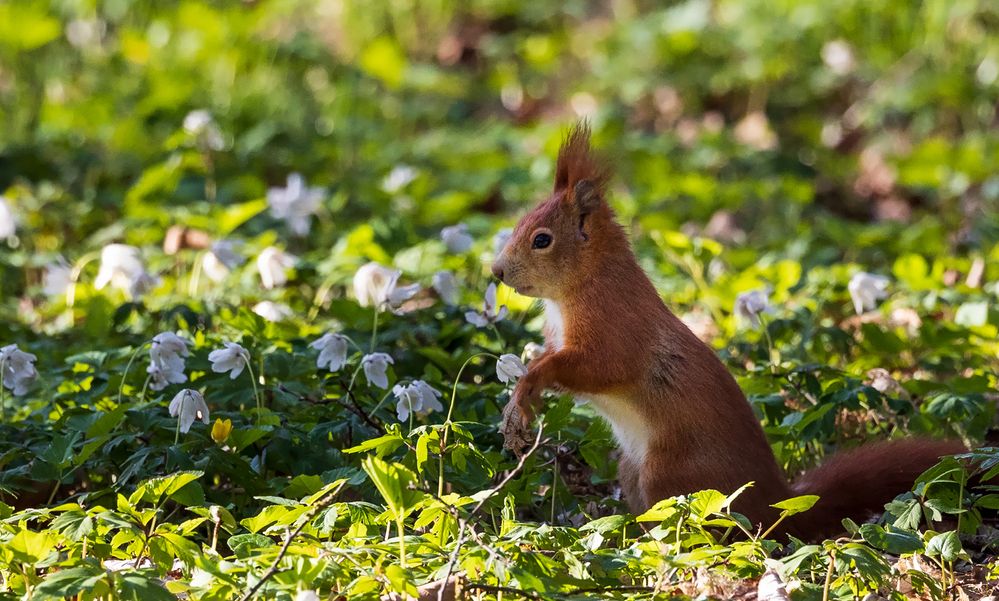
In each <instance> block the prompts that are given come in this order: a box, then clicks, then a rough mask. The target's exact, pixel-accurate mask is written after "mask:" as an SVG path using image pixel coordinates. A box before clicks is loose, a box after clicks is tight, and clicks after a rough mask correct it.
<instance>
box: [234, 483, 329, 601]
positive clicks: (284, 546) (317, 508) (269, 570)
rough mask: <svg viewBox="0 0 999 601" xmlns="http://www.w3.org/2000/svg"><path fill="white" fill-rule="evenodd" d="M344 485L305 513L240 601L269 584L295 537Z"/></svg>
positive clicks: (245, 600)
mask: <svg viewBox="0 0 999 601" xmlns="http://www.w3.org/2000/svg"><path fill="white" fill-rule="evenodd" d="M344 484H346V482H344V483H341V484H340V486H337V487H336V488H335V489H333V490H331V491H330V492H329V493H327V494H326V496H325V497H323V498H322V499H320V500H319V501H318V502H317V503H316V504H315V505H313V506H312V509H310V510H309V511H307V512H305V514H304V515H303V516H302V517H303V518H304V519H303V520H302V523H301V524H299V525H298V527H297V528H295V530H294V531H293V532H290V533H289V534H288V536H286V537H285V539H284V544H282V545H281V550H280V551H278V554H277V557H275V558H274V562H273V563H271V567H269V568H267V571H266V572H264V575H263V576H261V578H260V580H258V581H257V583H256V584H255V585H253V588H251V589H250V590H248V591H246V593H245V594H244V595H243V596H242V597H240V598H239V601H250V599H252V598H253V595H255V594H257V591H258V590H260V587H262V586H263V585H264V583H265V582H267V581H268V580H269V579H271V578H272V577H273V576H274V575H275V574H277V572H278V566H279V565H281V560H282V559H284V556H285V555H286V554H287V553H288V547H290V546H291V541H293V540H295V537H296V536H298V535H299V534H301V532H302V530H304V529H305V525H306V524H308V523H309V522H311V521H312V518H314V517H316V514H317V513H319V512H320V511H321V510H323V509H325V508H326V507H327V506H329V504H330V503H332V502H333V499H334V498H336V495H337V493H339V492H340V489H342V488H343V485H344Z"/></svg>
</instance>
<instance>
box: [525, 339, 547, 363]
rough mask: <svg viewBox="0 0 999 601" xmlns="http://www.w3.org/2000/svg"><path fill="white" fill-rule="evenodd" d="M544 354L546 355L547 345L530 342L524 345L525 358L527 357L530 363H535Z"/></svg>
mask: <svg viewBox="0 0 999 601" xmlns="http://www.w3.org/2000/svg"><path fill="white" fill-rule="evenodd" d="M543 354H545V345H543V344H538V343H537V342H528V343H527V344H525V345H524V356H525V357H527V360H528V361H534V360H535V359H537V358H538V357H540V356H541V355H543Z"/></svg>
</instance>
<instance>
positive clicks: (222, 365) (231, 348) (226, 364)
mask: <svg viewBox="0 0 999 601" xmlns="http://www.w3.org/2000/svg"><path fill="white" fill-rule="evenodd" d="M223 344H224V345H225V348H220V349H215V350H214V351H212V352H210V353H208V360H209V361H211V362H212V371H213V372H215V373H217V374H223V373H225V372H227V371H228V372H230V373H229V378H230V379H232V380H235V379H236V378H237V377H238V376H239V374H241V373H242V372H243V368H244V367H246V365H247V364H248V363H249V362H250V352H249V351H247V350H246V349H245V348H243V347H242V346H240V345H238V344H236V343H235V342H223Z"/></svg>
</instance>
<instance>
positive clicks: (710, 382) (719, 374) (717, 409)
mask: <svg viewBox="0 0 999 601" xmlns="http://www.w3.org/2000/svg"><path fill="white" fill-rule="evenodd" d="M608 179H609V170H608V169H607V168H606V166H605V165H604V164H603V163H602V162H600V161H599V160H598V159H597V158H596V157H595V155H594V154H593V153H592V152H591V151H590V144H589V129H588V128H587V127H586V126H585V125H579V126H577V127H575V128H574V129H573V130H571V132H570V133H569V135H568V137H567V138H566V140H565V142H564V143H563V145H562V148H561V149H560V151H559V156H558V161H557V165H556V176H555V187H554V190H553V191H552V193H551V194H550V195H549V197H548V198H547V199H546V200H544V201H543V202H542V203H540V204H539V205H538V206H537V207H536V208H535V209H534V210H533V211H531V212H530V213H529V214H527V215H526V216H525V217H524V218H522V219H521V220H520V222H519V223H518V224H517V226H516V228H515V229H514V232H513V234H512V236H511V238H510V240H509V241H508V242H507V244H506V247H505V248H504V249H503V251H502V253H501V254H500V256H499V257H498V258H497V259H496V262H495V263H494V264H493V268H492V271H493V274H494V275H495V276H496V277H497V278H498V279H500V280H502V281H503V282H505V283H506V284H507V285H509V286H511V287H512V288H514V289H516V290H517V291H518V292H520V293H521V294H525V295H528V296H535V297H540V298H543V299H545V306H546V314H547V320H546V326H545V339H546V351H545V353H544V354H543V355H542V356H540V357H538V358H537V359H535V360H534V361H532V362H531V363H530V365H529V366H528V373H527V375H526V376H524V377H523V378H522V379H521V380H520V381H519V382H518V384H517V388H516V389H515V391H514V396H513V399H512V401H511V404H512V405H513V406H515V407H516V408H517V409H519V415H520V417H521V421H522V423H521V427H524V428H526V427H529V424H530V420H531V419H532V418H533V416H534V415H535V413H536V412H537V411H538V410H539V409H540V406H541V393H542V391H543V390H545V389H550V388H557V389H561V390H566V391H569V392H571V393H573V394H574V395H575V396H576V397H577V398H579V399H581V400H584V401H589V402H590V403H591V404H592V405H593V407H594V408H595V409H596V411H597V412H598V413H600V414H601V415H603V416H604V417H605V418H606V419H607V420H608V421H609V422H610V424H611V428H612V430H613V431H614V435H615V438H616V439H617V441H618V444H619V445H620V447H621V449H622V456H621V460H620V462H619V474H618V475H619V480H620V483H621V486H622V489H623V491H624V493H625V496H626V498H627V500H628V502H629V504H630V506H631V508H632V510H633V511H636V512H638V511H642V510H644V509H646V508H648V507H650V506H651V505H653V504H654V503H656V502H657V501H659V500H661V499H664V498H666V497H670V496H675V495H680V494H685V493H690V492H694V491H697V490H702V489H707V488H713V489H717V490H720V491H724V492H730V491H733V490H735V489H737V488H738V487H740V486H742V485H743V484H745V483H746V482H750V481H752V482H754V485H753V486H752V487H750V488H749V489H747V490H746V491H744V492H743V493H742V494H741V495H740V496H739V498H738V499H737V500H736V502H735V506H734V509H735V510H736V511H739V512H741V513H744V514H746V515H747V516H748V517H750V518H751V519H752V520H753V521H755V522H757V523H760V524H762V525H763V526H764V527H766V526H768V525H769V524H770V523H772V522H773V521H775V520H776V518H777V514H778V512H777V511H776V510H775V509H773V508H772V507H771V505H772V504H773V503H776V502H778V501H781V500H783V499H787V498H789V497H792V496H796V495H799V494H817V495H819V496H820V497H822V499H821V500H820V501H819V502H818V503H817V504H816V506H815V507H814V508H813V509H812V510H811V511H809V512H806V513H804V514H801V515H800V516H795V519H794V520H793V521H791V522H790V523H789V524H788V525H787V528H786V530H787V531H788V532H790V533H792V534H795V535H797V536H799V537H800V538H808V539H813V538H815V537H817V536H822V535H824V534H826V533H830V532H833V531H834V530H835V529H836V528H838V525H839V523H840V520H841V519H842V518H844V517H850V518H852V519H855V520H859V519H863V518H864V517H866V515H867V514H869V513H872V512H875V511H880V510H881V509H883V505H884V503H885V502H887V501H889V500H891V499H892V498H893V497H894V496H895V495H896V494H899V493H901V492H904V491H905V490H908V488H909V487H910V486H911V484H912V481H913V480H914V479H915V477H916V476H918V475H919V473H921V472H922V471H923V470H925V469H927V468H928V467H930V466H931V465H933V464H934V463H935V462H936V461H937V459H938V458H939V457H940V456H941V455H946V454H950V453H955V452H960V451H961V450H963V447H962V446H960V445H959V443H953V442H936V441H930V440H906V441H897V442H891V443H879V444H876V445H870V446H866V447H861V448H860V449H857V450H854V451H849V452H847V453H844V454H842V455H839V456H836V457H834V458H833V459H831V460H829V461H827V462H826V463H825V464H824V465H822V466H820V467H819V468H816V469H815V470H812V471H811V472H808V473H806V474H805V475H804V476H802V478H800V479H799V480H798V481H797V482H796V483H795V484H794V485H793V486H792V485H790V484H789V483H788V482H787V480H786V479H785V477H784V476H783V474H782V473H781V470H780V467H779V466H778V464H777V461H776V459H775V458H774V455H773V451H772V449H771V447H770V445H769V443H768V442H767V440H766V437H765V436H764V433H763V429H762V427H761V426H760V423H759V421H758V420H757V418H756V416H755V415H754V414H753V411H752V409H751V407H750V405H749V402H748V401H747V400H746V397H745V395H744V394H743V392H742V390H741V389H740V388H739V386H738V384H737V383H736V381H735V379H734V378H733V377H732V374H731V373H730V372H729V371H728V369H726V367H725V366H724V364H723V363H722V362H721V360H719V359H718V357H717V355H716V354H715V353H714V351H713V350H712V349H711V348H710V347H708V346H707V345H706V344H704V343H703V342H702V341H701V340H700V339H698V338H697V336H695V335H694V334H693V332H691V331H690V329H689V328H688V327H687V326H686V325H685V324H684V323H683V322H682V321H681V320H680V319H679V318H677V317H676V316H675V315H674V314H673V313H672V312H670V310H669V309H668V308H667V307H666V305H665V304H664V303H663V301H662V299H661V298H660V297H659V294H658V292H657V291H656V289H655V287H654V286H653V285H652V282H651V281H650V280H649V278H648V276H646V275H645V272H644V271H642V269H641V267H640V266H639V264H638V262H637V260H636V259H635V256H634V254H633V252H632V250H631V246H630V244H629V241H628V238H627V236H626V234H625V232H624V229H623V228H622V227H621V226H620V225H619V224H618V223H617V221H616V219H615V216H614V212H613V210H612V209H611V208H610V205H609V204H608V203H607V202H606V200H605V191H606V190H605V189H606V185H607V182H608Z"/></svg>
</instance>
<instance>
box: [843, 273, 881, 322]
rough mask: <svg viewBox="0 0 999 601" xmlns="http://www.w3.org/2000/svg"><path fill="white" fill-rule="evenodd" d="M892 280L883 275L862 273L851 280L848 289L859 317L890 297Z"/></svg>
mask: <svg viewBox="0 0 999 601" xmlns="http://www.w3.org/2000/svg"><path fill="white" fill-rule="evenodd" d="M890 283H891V280H889V279H888V278H886V277H884V276H883V275H874V274H872V273H867V272H864V271H861V272H860V273H857V274H855V275H854V276H853V277H852V278H850V283H849V284H847V286H846V288H847V290H849V291H850V298H851V299H853V308H854V310H856V311H857V315H860V314H861V313H863V312H865V311H870V310H872V309H874V308H876V307H877V306H878V301H879V300H881V299H883V298H886V297H887V296H888V284H890Z"/></svg>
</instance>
